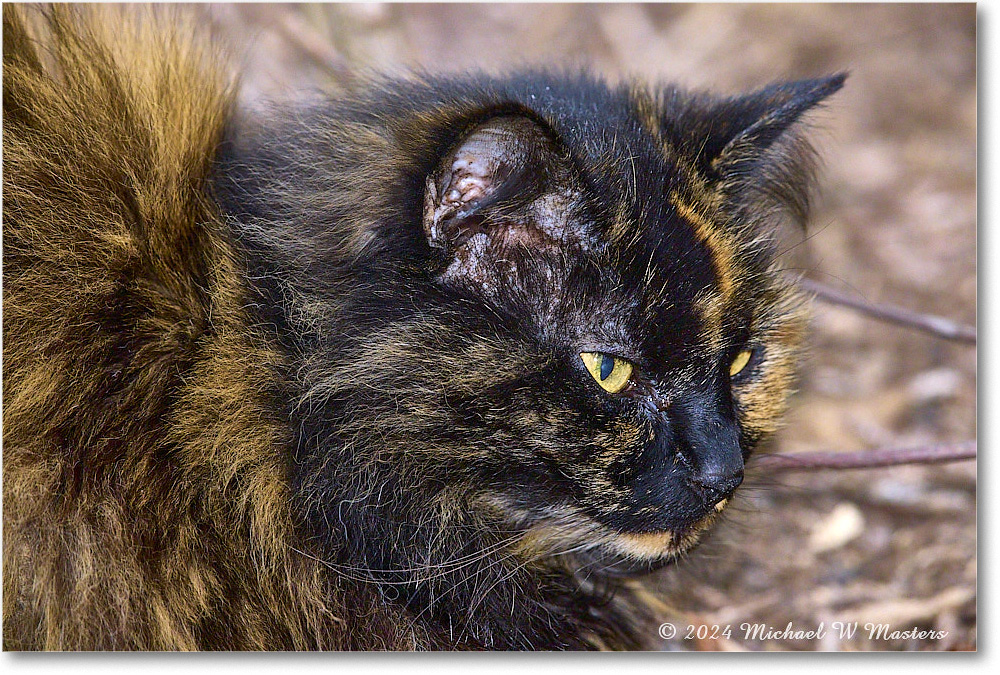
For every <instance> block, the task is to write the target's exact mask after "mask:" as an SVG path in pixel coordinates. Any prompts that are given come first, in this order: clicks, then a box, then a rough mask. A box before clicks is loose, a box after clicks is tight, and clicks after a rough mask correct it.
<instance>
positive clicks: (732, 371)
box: [729, 349, 753, 377]
mask: <svg viewBox="0 0 1000 675" xmlns="http://www.w3.org/2000/svg"><path fill="white" fill-rule="evenodd" d="M751 358H753V350H752V349H744V350H743V351H741V352H740V353H739V354H737V355H736V358H735V359H733V362H732V363H730V364H729V377H736V376H737V375H739V374H740V373H742V372H743V371H744V370H746V367H747V365H748V364H749V363H750V359H751Z"/></svg>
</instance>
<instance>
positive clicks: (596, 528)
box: [493, 500, 728, 577]
mask: <svg viewBox="0 0 1000 675" xmlns="http://www.w3.org/2000/svg"><path fill="white" fill-rule="evenodd" d="M499 503H500V500H494V501H493V504H494V506H498V505H499ZM727 503H728V500H723V501H721V502H719V503H718V504H716V506H715V509H714V511H712V512H710V513H708V514H707V515H705V516H704V517H702V518H701V519H700V520H697V521H695V522H694V523H692V524H690V525H687V526H686V527H684V529H683V530H660V531H653V532H628V531H621V530H616V529H614V528H611V527H608V526H607V525H604V524H602V523H599V522H598V521H596V520H594V519H593V518H591V517H589V516H587V515H584V514H582V513H580V512H579V511H577V510H575V509H568V508H550V509H548V510H547V512H546V514H545V516H544V517H542V518H540V519H537V520H535V522H534V523H532V524H531V525H527V527H525V520H527V518H525V515H526V514H524V513H523V512H520V513H518V516H519V517H517V518H516V520H518V521H519V526H520V528H522V529H523V534H522V536H521V537H520V538H519V540H518V542H517V544H515V547H514V548H515V549H516V553H517V554H519V555H520V556H521V557H523V558H525V559H531V560H535V561H537V560H545V559H548V560H552V559H558V560H560V561H561V562H562V563H563V564H564V565H567V566H570V567H574V568H577V571H578V572H586V573H587V574H595V573H596V574H601V575H605V576H619V577H620V576H624V577H631V576H639V575H642V574H648V573H649V572H652V571H655V570H657V569H660V568H662V567H665V566H667V565H669V564H671V563H673V562H675V561H676V560H678V559H679V558H680V557H681V556H683V555H684V554H685V553H687V552H689V551H691V550H693V549H694V548H695V547H697V546H698V544H699V543H700V542H701V539H702V536H703V535H704V534H705V533H706V532H707V531H708V530H709V529H711V527H712V525H713V524H714V523H715V522H716V521H717V520H718V519H719V516H720V514H721V513H722V511H723V510H724V509H725V507H726V504H727ZM508 513H510V512H509V511H508ZM533 520H534V519H533Z"/></svg>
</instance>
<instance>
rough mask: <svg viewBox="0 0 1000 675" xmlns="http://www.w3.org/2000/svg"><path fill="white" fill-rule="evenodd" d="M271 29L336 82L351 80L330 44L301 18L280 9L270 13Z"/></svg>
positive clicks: (346, 65) (344, 62)
mask: <svg viewBox="0 0 1000 675" xmlns="http://www.w3.org/2000/svg"><path fill="white" fill-rule="evenodd" d="M272 18H273V24H272V26H273V28H274V29H275V30H276V31H277V32H278V33H280V34H281V36H282V37H283V38H284V39H286V40H287V41H288V42H290V43H291V44H293V45H295V46H296V47H298V48H299V49H301V50H302V51H303V52H305V54H306V55H307V56H308V57H309V58H310V59H312V61H313V62H314V63H315V64H317V65H318V66H320V67H321V68H324V69H325V70H326V71H327V72H328V73H329V74H330V75H331V76H332V77H333V78H334V79H335V80H336V82H337V84H340V85H344V84H345V83H347V82H349V81H350V80H351V69H350V67H349V66H348V64H347V61H346V60H345V59H344V58H343V56H341V54H340V52H338V51H337V50H336V49H335V48H334V47H333V45H332V44H330V42H329V41H328V40H326V39H325V38H324V37H323V36H321V35H320V34H319V33H317V32H316V31H315V30H314V29H313V27H312V26H310V25H309V24H308V23H307V22H306V21H305V20H304V19H303V18H302V17H300V16H298V15H297V14H294V13H293V12H292V11H289V10H287V9H286V8H284V7H282V8H281V9H277V10H276V11H274V12H272Z"/></svg>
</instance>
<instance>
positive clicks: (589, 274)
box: [3, 5, 843, 649]
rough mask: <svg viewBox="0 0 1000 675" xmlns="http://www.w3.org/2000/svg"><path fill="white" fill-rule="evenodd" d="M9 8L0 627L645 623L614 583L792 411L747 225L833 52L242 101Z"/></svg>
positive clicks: (106, 34)
mask: <svg viewBox="0 0 1000 675" xmlns="http://www.w3.org/2000/svg"><path fill="white" fill-rule="evenodd" d="M22 13H23V11H22V10H21V9H19V8H17V7H11V6H9V5H7V6H5V7H4V9H3V17H4V76H3V88H4V103H3V105H4V131H3V133H4V136H3V149H4V156H3V157H4V158H3V162H4V165H3V169H4V184H3V198H4V199H3V228H4V230H3V232H4V248H3V262H4V269H3V274H4V298H3V301H4V343H3V346H4V362H3V375H4V393H3V404H4V425H3V426H4V428H3V431H4V451H5V452H4V481H3V484H4V598H5V601H4V644H5V648H7V649H39V648H49V649H106V648H110V649H121V648H125V649H136V648H138V649H188V648H200V649H452V648H460V649H466V648H472V649H475V648H485V649H580V648H594V647H601V648H618V649H635V648H645V647H650V646H654V645H655V644H656V630H655V625H656V623H657V622H658V619H657V617H656V616H655V612H654V611H653V610H652V609H651V608H650V607H649V605H648V603H647V602H646V599H645V598H644V595H643V591H642V590H641V588H640V587H639V586H638V585H636V584H635V583H634V582H633V581H630V579H631V578H633V577H635V576H637V575H641V574H642V573H644V572H647V571H649V570H652V569H655V568H658V567H661V566H663V565H665V564H667V563H669V562H671V561H672V560H674V559H675V558H676V557H677V556H678V555H680V554H681V553H683V552H685V551H687V550H689V549H690V548H691V547H693V546H694V545H695V544H696V542H697V541H698V539H699V537H700V536H702V535H703V533H704V532H705V530H706V529H708V528H709V527H710V526H711V524H712V523H713V521H714V520H715V519H716V518H717V517H718V516H719V513H720V512H721V511H723V509H724V507H725V506H726V503H727V501H728V499H729V498H730V496H731V495H732V494H733V491H734V490H735V489H736V488H737V487H738V486H739V485H740V483H741V481H742V478H743V470H744V463H745V462H746V461H747V460H748V459H749V458H750V456H751V452H752V450H753V448H754V446H755V445H756V444H757V443H758V441H759V440H760V439H761V438H762V437H764V436H765V435H767V434H768V433H769V432H771V431H773V430H774V429H775V426H776V423H777V421H778V418H779V416H780V414H781V412H782V410H783V406H784V399H785V396H786V392H787V391H788V388H789V383H790V380H791V377H792V371H793V364H794V360H795V354H796V348H797V346H798V344H799V340H800V335H801V332H802V327H803V313H802V311H801V306H800V298H799V296H798V295H797V293H796V291H795V290H794V289H793V288H792V287H790V286H789V285H788V283H787V282H786V281H784V280H783V279H782V278H781V277H780V276H778V274H777V273H776V272H775V270H774V269H773V264H772V255H773V248H774V247H773V244H772V234H773V231H774V228H775V227H776V225H777V224H778V223H779V222H780V221H781V220H782V219H786V218H789V217H790V218H792V219H797V220H800V221H801V220H803V219H804V218H805V213H806V197H805V196H806V192H807V188H808V175H809V159H810V152H809V149H808V146H807V145H806V144H805V143H804V141H803V139H802V137H801V135H800V125H799V120H800V118H801V117H802V115H803V113H805V112H807V111H808V110H809V109H810V108H812V107H814V106H816V105H817V104H818V103H819V102H820V101H822V100H823V99H824V98H826V97H827V96H829V95H830V94H831V93H833V92H834V91H836V90H837V89H838V88H840V86H841V85H842V83H843V76H833V77H827V78H821V79H816V80H807V81H799V82H791V83H785V84H777V85H774V86H771V87H767V88H765V89H762V90H760V91H757V92H755V93H752V94H749V95H746V96H741V97H735V98H719V97H714V96H710V95H707V94H693V93H690V92H687V91H683V90H680V89H677V88H674V87H670V86H661V87H653V88H647V87H645V86H642V85H639V84H631V85H627V86H626V85H622V86H614V87H610V86H607V85H606V84H604V83H603V82H601V81H600V80H599V79H596V78H594V77H591V76H589V75H585V74H553V73H545V72H529V73H521V74H517V75H513V76H510V77H507V78H499V79H494V78H489V77H483V76H475V75H469V76H462V77H449V78H427V79H414V80H410V81H398V80H385V81H381V82H376V83H373V84H371V86H370V88H369V89H367V90H366V91H361V92H358V93H356V94H353V95H349V96H346V97H344V98H341V99H338V100H331V101H326V102H323V103H319V104H316V105H313V106H310V107H297V108H295V109H291V110H288V111H281V110H277V111H275V112H274V113H273V114H271V115H270V116H268V117H266V118H260V119H257V118H255V119H247V118H241V117H240V116H239V115H237V114H236V113H235V112H234V108H233V105H232V95H231V90H230V89H229V88H228V87H227V85H226V84H225V83H226V77H227V75H226V70H225V68H224V67H222V66H220V65H219V64H218V62H217V61H215V60H214V59H213V58H212V57H211V55H210V54H209V53H208V52H207V51H205V50H200V49H197V48H195V47H194V43H193V42H192V41H191V40H190V39H189V38H184V39H176V38H174V39H171V38H164V37H162V36H159V35H157V34H155V33H151V32H150V31H149V30H147V29H143V30H135V29H134V27H133V28H130V29H128V30H126V29H123V28H122V27H121V24H120V23H115V21H116V20H117V19H115V17H117V16H118V15H116V14H115V15H113V14H110V13H107V12H105V13H103V14H101V13H98V14H97V15H96V16H98V17H99V21H97V22H94V21H93V20H92V17H91V15H89V14H87V13H85V12H83V11H82V10H81V11H76V10H69V9H65V8H56V9H54V10H50V11H49V12H48V13H47V14H46V18H45V20H44V21H42V22H40V24H41V33H40V35H41V38H38V39H41V40H43V41H45V44H46V45H47V49H48V50H49V51H47V52H45V53H44V54H41V53H39V52H38V50H37V43H36V41H35V38H34V37H32V36H31V34H30V31H29V30H28V25H27V24H26V22H25V20H24V19H23V17H22ZM88 17H91V18H88ZM112 19H115V20H112ZM36 28H37V27H36ZM147 28H148V26H147Z"/></svg>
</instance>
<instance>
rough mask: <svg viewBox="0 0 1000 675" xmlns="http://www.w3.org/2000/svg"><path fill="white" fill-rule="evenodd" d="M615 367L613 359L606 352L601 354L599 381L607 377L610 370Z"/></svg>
mask: <svg viewBox="0 0 1000 675" xmlns="http://www.w3.org/2000/svg"><path fill="white" fill-rule="evenodd" d="M614 369H615V360H614V359H613V358H611V357H610V356H608V355H607V354H601V381H602V382H603V381H604V380H606V379H608V376H609V375H611V371H612V370H614Z"/></svg>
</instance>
